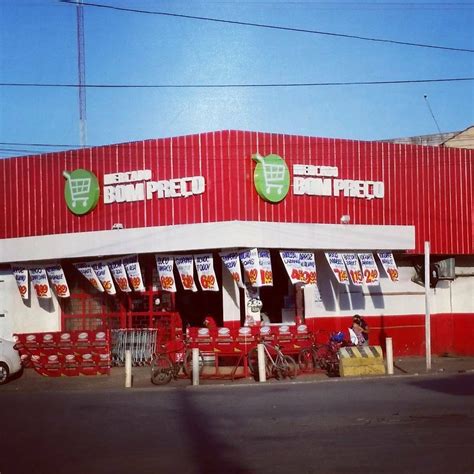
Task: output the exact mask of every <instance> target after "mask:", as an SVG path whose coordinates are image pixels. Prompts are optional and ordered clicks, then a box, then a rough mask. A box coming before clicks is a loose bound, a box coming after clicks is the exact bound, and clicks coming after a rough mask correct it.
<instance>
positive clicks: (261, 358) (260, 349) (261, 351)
mask: <svg viewBox="0 0 474 474" xmlns="http://www.w3.org/2000/svg"><path fill="white" fill-rule="evenodd" d="M257 360H258V380H259V381H260V382H266V381H267V374H266V371H265V348H264V345H263V344H261V343H260V344H257Z"/></svg>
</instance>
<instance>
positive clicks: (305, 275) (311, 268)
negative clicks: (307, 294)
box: [299, 252, 318, 285]
mask: <svg viewBox="0 0 474 474" xmlns="http://www.w3.org/2000/svg"><path fill="white" fill-rule="evenodd" d="M299 257H300V281H301V282H302V283H304V284H305V285H316V283H317V279H318V277H317V273H316V261H315V259H314V253H313V252H299Z"/></svg>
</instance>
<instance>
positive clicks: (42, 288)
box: [30, 267, 51, 298]
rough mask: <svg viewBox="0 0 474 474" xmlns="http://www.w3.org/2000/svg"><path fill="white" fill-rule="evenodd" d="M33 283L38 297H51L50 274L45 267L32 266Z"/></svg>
mask: <svg viewBox="0 0 474 474" xmlns="http://www.w3.org/2000/svg"><path fill="white" fill-rule="evenodd" d="M30 277H31V284H32V285H33V288H34V289H35V291H36V296H37V297H38V298H51V290H50V288H49V282H48V275H47V274H46V270H45V269H44V268H43V267H36V268H30Z"/></svg>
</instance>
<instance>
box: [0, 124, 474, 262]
mask: <svg viewBox="0 0 474 474" xmlns="http://www.w3.org/2000/svg"><path fill="white" fill-rule="evenodd" d="M257 151H258V152H259V153H260V154H262V155H267V154H269V153H277V154H279V155H281V156H283V157H284V158H285V159H286V162H287V164H288V166H289V168H290V172H291V173H292V165H293V164H296V163H298V164H315V165H327V166H337V167H338V169H339V177H340V178H342V179H360V180H381V181H384V183H385V192H386V193H385V198H384V199H374V200H371V201H368V200H365V199H357V198H348V197H347V198H345V197H317V196H294V195H293V194H292V191H291V190H290V193H289V195H288V196H287V198H286V199H285V200H284V201H283V202H281V203H279V204H276V205H275V204H270V203H267V202H265V201H263V200H262V199H260V198H259V197H258V196H257V194H256V192H255V190H254V188H253V182H252V176H253V169H254V166H255V165H254V163H253V161H252V160H251V156H252V154H253V153H256V152H257ZM473 157H474V152H473V151H471V150H460V149H447V148H441V147H437V148H431V147H421V146H412V145H397V144H388V143H377V142H358V141H352V140H336V139H329V138H312V137H302V136H289V135H279V134H268V133H257V132H238V131H223V132H210V133H205V134H201V135H192V136H184V137H174V138H166V139H159V140H148V141H143V142H135V143H126V144H121V145H111V146H104V147H97V148H92V149H85V150H76V151H68V152H61V153H52V154H44V155H41V156H32V157H23V158H11V159H5V160H1V166H0V173H2V182H3V193H2V198H3V205H2V206H1V208H0V209H1V212H2V222H1V224H0V237H1V238H9V237H24V236H33V235H44V234H55V233H69V232H86V231H92V230H108V229H110V228H111V227H112V225H113V224H114V223H117V222H120V223H122V224H123V225H124V226H125V227H127V228H131V227H144V226H158V225H172V224H186V223H199V222H213V221H222V220H261V221H282V222H315V223H339V219H340V217H341V215H343V214H349V215H350V216H351V223H352V224H376V225H383V224H392V225H415V226H416V252H420V253H421V252H422V251H423V242H424V241H425V240H430V241H431V247H432V252H433V253H435V254H472V253H474V252H473V215H472V177H473V170H472V161H473ZM80 167H82V168H86V169H89V170H91V171H93V172H94V173H95V174H96V175H97V177H98V178H99V181H100V182H101V183H102V180H103V175H104V174H107V173H114V172H120V171H130V170H139V169H151V170H152V173H153V180H161V179H171V178H178V177H184V176H194V175H203V176H204V177H205V179H206V191H205V193H204V194H202V195H200V196H193V197H188V198H176V199H161V200H158V199H156V198H154V199H152V200H149V201H148V200H146V201H144V202H134V203H122V204H113V205H104V204H103V202H102V201H100V202H99V204H98V206H97V208H96V209H95V210H94V211H93V212H91V213H90V214H88V215H86V216H82V217H77V216H74V215H73V214H72V213H70V212H69V211H68V210H67V208H66V205H65V202H64V198H63V194H64V184H65V180H64V178H63V176H62V172H63V171H64V170H73V169H76V168H80ZM349 229H350V227H348V230H349Z"/></svg>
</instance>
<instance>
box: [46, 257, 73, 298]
mask: <svg viewBox="0 0 474 474" xmlns="http://www.w3.org/2000/svg"><path fill="white" fill-rule="evenodd" d="M46 274H47V275H48V278H49V281H50V282H51V286H52V287H53V289H54V292H55V293H56V296H57V297H58V298H69V296H71V294H70V292H69V285H68V284H67V281H66V276H65V275H64V271H63V268H62V267H61V265H59V264H58V265H50V266H48V267H46Z"/></svg>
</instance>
